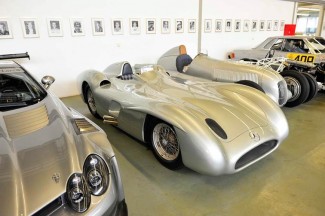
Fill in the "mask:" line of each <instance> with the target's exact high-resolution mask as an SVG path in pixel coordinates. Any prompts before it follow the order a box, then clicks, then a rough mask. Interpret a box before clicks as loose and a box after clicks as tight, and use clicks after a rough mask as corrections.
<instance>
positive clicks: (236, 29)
mask: <svg viewBox="0 0 325 216" xmlns="http://www.w3.org/2000/svg"><path fill="white" fill-rule="evenodd" d="M240 31H241V20H239V19H236V20H235V26H234V32H240Z"/></svg>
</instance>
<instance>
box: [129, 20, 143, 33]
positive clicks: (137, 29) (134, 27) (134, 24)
mask: <svg viewBox="0 0 325 216" xmlns="http://www.w3.org/2000/svg"><path fill="white" fill-rule="evenodd" d="M129 25H130V34H133V35H135V34H140V33H141V23H140V19H138V18H131V19H130V24H129Z"/></svg>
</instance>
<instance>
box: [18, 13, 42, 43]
mask: <svg viewBox="0 0 325 216" xmlns="http://www.w3.org/2000/svg"><path fill="white" fill-rule="evenodd" d="M21 21H22V27H23V33H24V37H26V38H32V37H39V34H38V28H37V21H36V19H35V18H23V19H21Z"/></svg>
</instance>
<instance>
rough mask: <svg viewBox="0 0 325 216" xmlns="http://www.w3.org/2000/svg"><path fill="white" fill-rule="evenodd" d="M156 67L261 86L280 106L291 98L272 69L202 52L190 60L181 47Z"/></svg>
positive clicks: (160, 59)
mask: <svg viewBox="0 0 325 216" xmlns="http://www.w3.org/2000/svg"><path fill="white" fill-rule="evenodd" d="M157 64H158V65H161V66H163V67H164V68H165V69H166V70H167V71H168V72H169V71H178V72H181V73H183V74H186V75H190V76H192V77H200V78H204V79H208V80H211V81H218V82H239V83H241V84H245V85H249V86H252V87H255V88H258V87H260V88H262V89H263V91H264V92H265V93H266V95H268V96H269V97H270V98H271V99H272V100H273V101H275V102H276V103H277V104H278V105H279V106H283V105H285V104H286V103H287V101H288V100H289V99H290V98H291V92H290V91H288V89H287V85H286V82H285V80H284V79H283V77H282V76H281V75H279V74H278V73H276V72H274V71H273V70H270V69H267V68H263V67H259V66H256V65H243V64H237V63H236V62H231V61H221V60H217V59H213V58H210V57H209V56H207V55H206V54H202V53H200V54H198V55H197V56H195V58H194V59H192V58H191V57H190V56H189V55H187V52H186V48H185V46H184V45H180V46H177V47H174V48H172V49H170V50H168V51H167V52H166V53H164V54H163V55H162V56H161V57H160V58H159V60H158V62H157ZM175 75H176V74H175ZM188 79H191V77H188ZM256 84H258V85H259V86H258V85H256Z"/></svg>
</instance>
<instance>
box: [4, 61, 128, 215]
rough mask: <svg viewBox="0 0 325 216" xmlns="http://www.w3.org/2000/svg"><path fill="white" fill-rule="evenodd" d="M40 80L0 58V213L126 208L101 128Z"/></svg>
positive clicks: (101, 212)
mask: <svg viewBox="0 0 325 216" xmlns="http://www.w3.org/2000/svg"><path fill="white" fill-rule="evenodd" d="M22 56H25V57H26V55H14V56H9V55H5V56H0V58H2V57H3V58H2V59H4V58H15V57H22ZM42 82H43V86H42V85H40V84H39V83H38V82H37V81H36V80H35V79H34V78H33V77H32V76H31V75H30V74H29V73H28V72H27V71H26V70H25V69H24V68H23V67H21V66H20V65H19V64H17V63H15V62H13V61H8V60H6V61H0V137H1V139H0V191H1V194H0V200H1V202H0V215H127V206H126V203H125V198H124V192H123V187H122V182H121V177H120V174H119V169H118V165H117V162H116V158H115V156H114V152H113V149H112V147H111V145H110V143H109V141H108V140H107V136H106V134H105V133H104V132H103V131H102V130H101V129H100V128H99V127H98V126H97V125H95V124H94V123H93V122H91V121H90V120H89V119H87V118H86V117H85V116H82V115H81V114H80V113H78V112H77V111H75V110H73V109H69V108H67V107H66V106H65V105H64V104H63V103H62V102H61V101H60V100H59V99H58V98H57V97H55V96H54V95H53V94H52V93H50V92H49V91H47V90H46V88H48V87H49V86H50V85H51V84H52V83H53V82H54V78H53V77H50V76H46V77H44V78H43V79H42Z"/></svg>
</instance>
